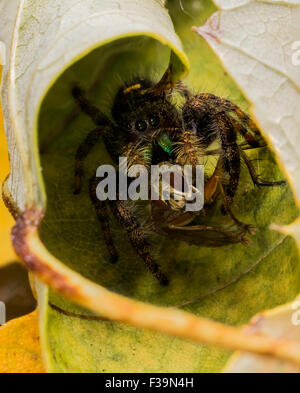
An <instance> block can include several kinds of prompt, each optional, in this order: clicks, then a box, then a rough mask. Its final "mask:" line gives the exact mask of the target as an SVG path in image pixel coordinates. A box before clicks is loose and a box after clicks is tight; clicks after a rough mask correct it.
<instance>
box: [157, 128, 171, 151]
mask: <svg viewBox="0 0 300 393" xmlns="http://www.w3.org/2000/svg"><path fill="white" fill-rule="evenodd" d="M157 142H158V144H159V146H160V147H161V148H162V149H163V150H164V151H165V152H166V153H168V154H169V155H171V152H172V149H173V144H172V141H171V139H170V138H169V136H168V135H167V134H166V133H163V134H162V135H161V136H160V137H159V138H158V141H157Z"/></svg>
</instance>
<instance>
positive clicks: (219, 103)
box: [200, 93, 265, 147]
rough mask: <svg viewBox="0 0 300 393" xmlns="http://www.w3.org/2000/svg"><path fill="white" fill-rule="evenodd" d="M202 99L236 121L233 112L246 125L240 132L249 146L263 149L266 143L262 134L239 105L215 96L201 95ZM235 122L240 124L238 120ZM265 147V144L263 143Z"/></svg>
mask: <svg viewBox="0 0 300 393" xmlns="http://www.w3.org/2000/svg"><path fill="white" fill-rule="evenodd" d="M200 97H201V98H202V99H205V100H207V101H208V102H209V103H210V105H211V106H213V107H214V108H218V111H223V112H225V113H226V114H227V115H228V116H229V117H230V119H232V120H235V119H234V118H233V117H232V116H231V115H230V114H229V113H230V112H233V113H234V114H235V115H236V117H237V119H238V120H240V122H241V123H242V124H243V125H244V127H240V128H239V130H238V131H239V132H240V133H241V134H242V135H243V136H244V137H245V139H246V140H247V142H248V143H249V145H250V146H252V147H259V146H261V147H262V142H264V141H263V137H262V135H261V132H260V131H259V129H258V127H257V125H256V124H255V122H254V121H253V120H252V119H251V117H250V116H248V115H247V114H246V113H245V112H244V111H243V110H242V109H241V108H240V107H239V106H238V105H236V104H234V103H233V102H231V101H229V100H227V99H225V98H222V97H218V96H215V95H213V94H208V93H202V94H200ZM235 122H236V123H238V122H237V121H236V120H235ZM247 127H248V128H249V129H250V130H251V131H252V132H253V133H254V135H252V134H251V133H250V132H249V131H247ZM263 145H265V144H264V143H263Z"/></svg>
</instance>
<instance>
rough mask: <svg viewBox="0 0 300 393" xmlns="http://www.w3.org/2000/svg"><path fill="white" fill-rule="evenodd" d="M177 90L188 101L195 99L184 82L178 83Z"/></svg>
mask: <svg viewBox="0 0 300 393" xmlns="http://www.w3.org/2000/svg"><path fill="white" fill-rule="evenodd" d="M175 88H176V90H177V91H178V93H180V94H181V95H182V96H183V97H185V98H186V99H187V100H188V99H190V98H192V97H193V93H191V91H190V90H189V88H188V87H187V85H186V84H185V83H184V82H182V81H179V82H177V83H176V86H175Z"/></svg>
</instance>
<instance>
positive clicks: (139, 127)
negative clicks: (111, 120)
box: [135, 120, 148, 132]
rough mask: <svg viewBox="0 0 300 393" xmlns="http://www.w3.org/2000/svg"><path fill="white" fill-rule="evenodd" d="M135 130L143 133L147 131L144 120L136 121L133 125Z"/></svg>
mask: <svg viewBox="0 0 300 393" xmlns="http://www.w3.org/2000/svg"><path fill="white" fill-rule="evenodd" d="M135 128H136V130H137V131H139V132H143V131H146V130H147V128H148V125H147V123H146V122H145V120H137V121H136V123H135Z"/></svg>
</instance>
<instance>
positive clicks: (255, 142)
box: [230, 116, 266, 148]
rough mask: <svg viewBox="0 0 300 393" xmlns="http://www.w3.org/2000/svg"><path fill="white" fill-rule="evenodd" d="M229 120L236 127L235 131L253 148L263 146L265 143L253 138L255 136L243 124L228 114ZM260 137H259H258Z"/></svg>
mask: <svg viewBox="0 0 300 393" xmlns="http://www.w3.org/2000/svg"><path fill="white" fill-rule="evenodd" d="M230 121H231V122H232V124H233V126H234V128H235V129H236V131H237V132H239V133H240V134H241V135H242V136H243V138H244V139H245V140H246V142H247V143H248V144H249V145H250V146H251V147H253V148H256V147H264V146H266V145H265V144H262V143H261V142H260V141H259V140H257V139H256V138H255V136H254V135H253V134H252V133H251V132H249V131H248V130H247V128H246V127H245V125H244V124H242V123H240V122H238V121H237V120H235V119H234V118H233V117H231V116H230ZM260 139H261V138H260Z"/></svg>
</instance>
